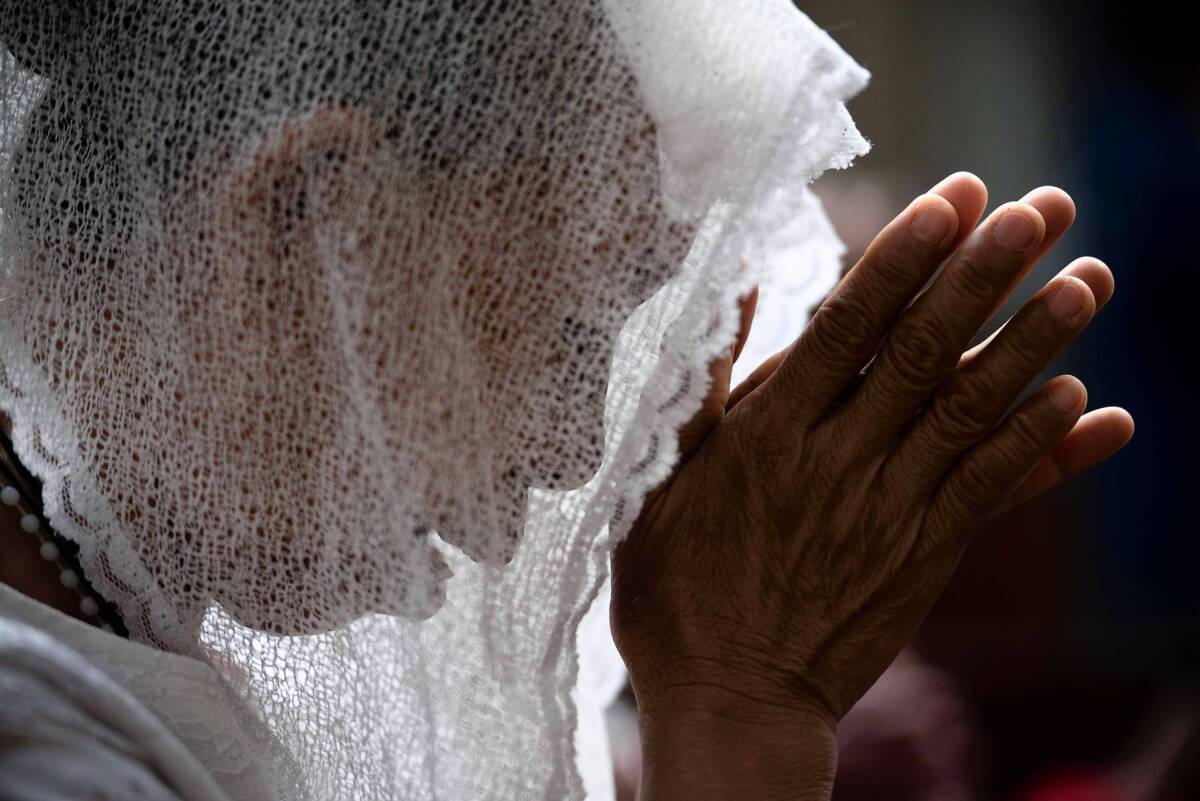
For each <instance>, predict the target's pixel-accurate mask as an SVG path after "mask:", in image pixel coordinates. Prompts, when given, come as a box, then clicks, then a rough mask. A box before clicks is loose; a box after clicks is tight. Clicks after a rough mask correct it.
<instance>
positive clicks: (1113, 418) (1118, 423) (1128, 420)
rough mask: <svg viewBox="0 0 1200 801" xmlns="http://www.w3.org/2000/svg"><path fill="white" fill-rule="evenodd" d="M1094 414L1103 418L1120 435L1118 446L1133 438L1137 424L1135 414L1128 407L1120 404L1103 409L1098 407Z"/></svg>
mask: <svg viewBox="0 0 1200 801" xmlns="http://www.w3.org/2000/svg"><path fill="white" fill-rule="evenodd" d="M1092 414H1094V415H1096V416H1097V417H1098V418H1102V419H1103V420H1104V422H1105V423H1106V424H1107V425H1108V426H1109V427H1110V428H1111V429H1112V430H1113V431H1114V432H1116V433H1117V434H1118V435H1119V437H1118V438H1119V440H1120V444H1119V445H1117V447H1118V448H1121V447H1124V446H1125V445H1126V444H1127V443H1128V442H1129V441H1130V440H1131V439H1133V434H1134V432H1135V430H1136V429H1137V425H1136V423H1135V422H1134V420H1133V415H1132V414H1130V413H1129V412H1128V411H1127V410H1126V409H1124V408H1122V407H1120V406H1105V407H1104V408H1103V409H1097V410H1096V411H1095V412H1093V413H1092Z"/></svg>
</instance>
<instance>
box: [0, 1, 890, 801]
mask: <svg viewBox="0 0 1200 801" xmlns="http://www.w3.org/2000/svg"><path fill="white" fill-rule="evenodd" d="M0 44H2V45H3V47H0V282H2V285H0V293H2V299H0V407H3V408H4V409H5V410H7V411H8V412H9V413H10V415H11V417H12V419H13V423H14V440H15V442H16V445H17V450H18V452H19V453H20V455H21V458H22V460H23V461H25V462H26V463H27V464H28V465H29V466H30V467H31V469H32V470H33V471H34V472H35V473H36V474H37V475H39V477H40V478H41V480H42V482H43V492H44V500H45V507H46V512H47V515H48V516H49V518H50V520H51V522H52V524H53V525H54V526H55V527H56V528H57V529H58V530H59V531H60V532H62V533H63V534H64V535H66V536H68V537H70V538H71V539H73V540H75V541H76V542H78V543H79V545H80V549H81V550H80V557H81V563H82V565H83V567H84V569H85V571H86V572H87V574H88V576H89V578H90V579H91V581H92V582H93V584H94V585H95V587H96V588H97V589H98V590H99V591H100V592H102V593H103V594H104V595H105V597H107V598H108V599H109V600H111V601H112V602H113V603H114V604H116V605H117V607H118V608H119V609H120V611H121V613H122V616H123V618H124V620H125V623H126V625H127V626H128V628H129V630H130V633H131V635H132V636H133V637H134V638H136V639H139V640H141V641H144V642H147V643H150V644H152V645H155V646H158V647H160V648H164V649H167V650H170V651H174V652H178V653H183V654H190V655H193V656H196V657H199V658H203V659H206V660H209V661H210V662H211V663H212V664H214V666H216V667H217V668H218V670H220V671H221V673H222V674H223V675H225V676H226V678H227V682H228V689H229V693H230V698H231V700H232V701H233V702H235V703H236V704H237V706H238V708H239V709H240V710H241V714H242V718H243V728H244V729H245V740H246V744H247V747H248V748H250V749H251V750H252V752H253V753H254V754H255V755H256V758H259V759H261V760H262V761H263V763H264V764H266V765H268V766H270V769H271V772H272V776H273V779H274V781H275V782H276V786H277V793H278V795H279V797H281V798H314V799H396V798H404V799H410V798H411V799H420V798H449V799H468V798H489V799H521V801H527V800H528V799H535V798H544V799H560V798H580V797H582V796H583V794H584V792H585V784H586V785H587V786H588V787H589V788H590V789H592V790H593V791H594V792H595V793H596V794H597V795H603V794H604V792H605V779H604V766H605V764H606V759H607V757H606V756H605V755H604V753H603V746H602V742H603V741H602V739H597V732H596V727H598V726H599V725H600V721H599V717H598V714H597V710H598V709H599V708H600V706H601V705H602V704H603V703H604V702H605V701H606V700H607V698H606V697H605V694H606V693H611V691H612V690H611V687H612V686H613V682H612V678H611V674H610V673H606V671H605V670H603V669H602V667H603V665H604V664H611V657H612V650H611V645H608V646H607V647H604V644H605V642H606V641H607V636H608V635H607V628H606V626H605V625H604V623H603V621H604V612H603V609H602V608H601V607H599V606H597V607H596V608H597V609H599V610H600V611H598V612H596V611H594V612H593V616H592V618H591V620H592V623H591V624H588V625H587V626H585V627H584V629H583V631H585V632H592V633H593V634H589V635H588V637H589V638H591V637H593V636H594V638H595V639H594V641H591V640H589V642H580V641H579V637H578V636H577V635H578V634H579V632H580V630H581V629H580V624H581V621H583V619H584V616H585V613H587V611H588V609H589V607H590V606H591V605H592V604H593V601H594V599H595V598H596V597H597V595H598V594H602V593H601V590H602V587H603V584H604V582H605V579H606V575H607V556H608V553H609V549H610V548H611V546H612V545H613V544H614V543H615V542H616V541H618V540H619V539H620V538H621V537H622V536H623V534H624V532H625V530H626V528H627V526H628V525H629V523H630V521H631V518H632V517H633V515H634V514H635V513H636V510H637V509H638V507H639V505H640V503H641V500H642V497H643V495H644V493H645V492H646V491H647V489H648V488H649V487H652V486H654V485H655V484H657V483H658V482H660V481H661V480H662V479H663V478H664V476H665V475H666V474H667V471H668V470H669V469H670V467H671V465H672V462H673V460H674V454H675V435H674V432H675V430H676V428H677V427H678V426H679V425H680V424H681V423H682V422H683V421H685V420H686V419H687V418H688V417H690V416H691V414H692V413H693V411H694V410H695V409H696V407H697V406H698V405H699V401H700V399H701V397H702V396H703V394H704V392H705V389H706V380H707V374H708V373H707V368H706V365H707V363H708V362H709V360H711V359H712V358H713V357H714V356H715V355H716V354H718V353H719V352H720V351H722V350H723V349H724V348H726V347H727V346H728V345H729V343H730V342H731V341H732V339H733V336H734V333H735V328H736V322H737V314H736V313H735V303H736V298H737V296H738V294H739V293H741V292H743V291H744V290H745V289H746V288H747V287H748V286H749V285H751V284H753V283H756V282H761V283H763V284H764V285H765V287H766V288H765V289H764V297H765V298H767V299H768V300H774V301H775V302H776V304H777V312H778V313H777V314H775V315H774V317H773V316H772V314H771V312H770V305H769V304H768V306H767V310H766V312H765V313H764V314H760V320H759V322H758V324H757V325H758V326H759V330H758V332H757V333H756V338H755V340H754V342H757V343H758V345H757V347H755V344H754V342H752V344H751V347H750V348H749V350H748V353H749V354H755V353H759V354H761V353H762V352H763V351H764V350H767V349H770V348H771V347H772V346H777V345H781V344H783V342H784V341H786V339H787V338H788V337H790V336H791V335H793V334H794V333H795V329H796V327H797V325H798V318H799V317H801V316H802V312H801V311H800V310H802V309H804V308H806V307H807V306H808V304H809V303H811V301H812V300H813V298H814V297H819V296H820V294H822V293H823V292H824V291H825V289H826V288H827V287H828V285H829V284H830V283H831V281H832V277H833V276H835V275H836V273H837V269H838V265H837V262H838V259H839V258H840V255H841V247H840V244H839V243H838V242H837V239H836V237H835V236H834V235H833V232H832V230H831V228H830V226H829V224H828V221H827V220H826V219H825V217H824V216H823V214H822V212H821V209H820V206H819V204H818V203H817V202H816V201H815V199H814V198H813V196H812V195H811V194H809V192H808V190H807V189H806V186H807V184H808V183H809V182H810V181H811V180H812V179H814V178H815V177H816V176H817V175H818V174H819V173H820V172H822V171H823V170H824V169H826V168H828V167H831V166H833V167H843V166H846V165H847V164H848V163H849V162H850V160H851V159H852V158H853V157H855V156H856V155H858V154H861V153H863V152H865V150H866V147H867V144H866V142H865V141H864V140H863V139H862V138H861V136H859V134H858V132H857V130H856V129H855V127H854V124H853V123H852V121H851V120H850V117H849V115H848V114H847V112H846V109H845V107H844V105H843V101H844V100H845V99H846V98H848V97H849V96H851V95H853V94H854V93H856V92H857V91H859V90H860V89H861V88H862V86H863V85H864V84H865V81H866V77H867V76H866V73H865V71H864V70H862V69H861V68H860V67H859V66H858V65H857V64H855V63H854V62H853V61H852V60H851V59H850V58H849V57H847V56H846V55H845V54H844V53H843V52H842V51H841V50H840V49H839V48H838V47H837V45H836V44H835V43H834V42H833V41H832V40H831V39H829V38H828V36H826V35H825V34H824V33H823V32H822V31H820V30H819V29H818V28H817V27H816V26H814V25H813V24H812V23H811V21H809V20H808V18H807V17H805V16H804V15H803V14H801V13H800V12H798V11H797V10H795V9H794V8H793V7H792V5H791V3H790V2H789V1H788V0H754V2H749V3H738V4H733V3H728V2H725V0H642V1H641V2H636V1H635V0H575V1H574V2H569V3H563V2H553V0H502V1H500V2H497V1H496V0H487V1H486V2H485V1H484V0H478V1H475V0H454V2H447V1H446V0H394V1H392V2H386V1H382V0H381V2H372V3H364V2H359V0H220V1H219V2H218V1H216V0H95V2H83V0H37V1H36V2H34V0H15V2H9V3H7V4H6V8H5V11H4V14H3V16H0ZM5 50H7V52H5ZM772 287H778V288H779V289H778V291H774V293H773V290H772ZM772 293H773V294H772ZM597 620H599V623H598V624H597V623H596V621H597ZM580 653H583V654H585V659H584V660H583V663H582V675H581V663H580V659H579V654H580ZM604 653H607V654H608V656H609V661H608V662H607V663H605V662H604V659H602V658H601V656H597V654H601V655H602V654H604Z"/></svg>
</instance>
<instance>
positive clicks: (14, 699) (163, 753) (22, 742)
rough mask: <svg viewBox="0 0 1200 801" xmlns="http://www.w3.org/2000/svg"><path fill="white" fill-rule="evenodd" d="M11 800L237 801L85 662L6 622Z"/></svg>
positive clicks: (3, 665) (0, 771)
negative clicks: (229, 799) (201, 800)
mask: <svg viewBox="0 0 1200 801" xmlns="http://www.w3.org/2000/svg"><path fill="white" fill-rule="evenodd" d="M0 779H2V780H0V786H3V787H4V799H5V801H10V799H11V801H26V800H27V799H28V800H30V801H32V799H42V798H95V797H105V798H106V797H112V798H127V799H131V801H142V800H143V799H145V800H146V801H160V800H161V801H191V799H197V800H199V799H203V801H228V799H227V796H226V795H225V794H224V793H223V792H222V791H221V790H220V789H219V788H218V787H217V786H216V784H215V783H214V782H213V781H212V779H211V777H209V776H208V775H207V773H206V771H205V770H204V768H203V767H202V766H201V765H199V763H197V762H196V760H195V759H194V758H193V757H192V756H191V755H190V754H189V752H188V751H187V749H186V748H184V746H183V745H182V744H181V743H179V741H178V740H177V739H176V738H175V737H174V736H173V735H171V733H170V732H169V731H167V730H166V729H165V728H164V727H163V726H162V724H161V723H159V722H158V721H157V719H156V718H155V717H154V715H152V714H151V713H150V712H149V710H147V709H146V708H145V707H144V706H143V705H142V704H141V703H139V702H138V701H137V700H136V699H134V698H133V697H132V696H130V695H129V693H127V692H126V691H125V690H124V689H123V688H121V687H120V686H119V685H117V684H116V683H114V682H113V681H112V680H111V679H109V678H108V677H107V676H105V674H104V673H103V672H101V671H100V670H98V669H97V668H96V667H94V666H92V665H91V664H89V663H88V662H87V660H85V659H84V658H83V657H82V656H81V655H80V654H78V653H77V652H75V651H73V650H71V649H70V648H68V647H67V646H65V645H63V644H62V643H59V642H58V641H56V640H55V639H53V638H52V637H50V636H49V635H47V634H46V633H44V632H42V631H39V630H38V629H36V628H34V627H32V626H29V625H27V624H25V623H22V622H20V621H17V620H14V619H12V618H9V617H5V616H3V615H0Z"/></svg>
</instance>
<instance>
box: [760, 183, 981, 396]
mask: <svg viewBox="0 0 1200 801" xmlns="http://www.w3.org/2000/svg"><path fill="white" fill-rule="evenodd" d="M972 177H973V176H972ZM975 180H978V179H975ZM971 183H972V182H971V181H970V180H969V179H967V178H960V179H959V180H958V181H955V182H952V185H953V187H954V189H955V191H956V192H959V193H960V194H963V195H968V194H970V185H971ZM960 184H961V185H962V186H959V185H960ZM968 211H969V210H968ZM959 222H960V221H959V216H958V210H957V209H956V207H955V206H954V204H953V203H952V202H951V201H950V200H948V199H947V198H946V197H944V196H942V195H940V194H926V195H922V196H921V197H919V198H917V199H916V200H914V201H913V202H912V203H911V204H910V205H909V207H908V208H907V209H905V210H904V211H903V212H901V214H900V215H899V216H897V217H896V219H894V220H893V221H892V222H891V223H889V224H888V225H887V227H885V228H884V229H883V231H882V232H881V233H880V234H879V236H878V237H876V238H875V241H873V242H872V243H871V245H870V246H869V247H868V248H867V251H866V253H865V254H864V255H863V257H862V259H860V260H859V262H858V264H856V265H855V266H854V269H852V270H851V271H850V272H849V273H847V275H846V277H845V278H844V279H842V281H841V283H840V284H838V286H837V287H835V288H834V290H833V292H831V293H830V294H829V297H827V298H826V299H825V302H824V303H822V304H821V305H820V307H818V309H817V311H816V312H815V313H814V314H813V318H812V320H811V321H810V322H809V324H808V326H807V327H806V328H805V329H804V332H803V333H802V334H801V335H800V337H799V338H798V339H797V340H796V342H795V343H793V345H792V347H791V348H790V349H789V352H788V353H787V354H786V355H785V357H784V358H783V360H782V361H781V363H780V364H779V366H778V369H777V370H776V371H775V372H774V374H773V375H772V376H771V382H770V383H771V388H770V390H771V392H772V393H773V394H777V395H778V396H779V397H780V398H781V399H782V401H783V402H784V403H786V404H787V405H788V406H789V408H791V409H794V410H796V411H798V412H800V414H801V415H802V416H803V415H807V416H808V417H809V418H810V419H816V418H817V417H820V416H821V415H823V414H824V412H825V410H826V408H827V407H828V405H829V403H830V402H831V401H832V400H833V398H835V397H836V396H837V395H838V393H839V392H840V391H841V390H842V388H843V387H844V386H845V384H846V383H847V382H848V381H850V380H851V379H852V378H853V377H854V376H855V375H856V374H857V373H858V371H859V370H860V369H861V368H862V366H863V364H865V363H866V361H867V360H868V359H869V358H870V357H871V356H872V355H873V354H874V352H875V350H876V349H877V348H878V345H879V340H880V339H881V338H882V336H883V334H884V332H885V331H886V330H887V329H888V327H889V326H890V325H891V324H892V322H893V321H894V320H895V318H896V315H898V314H899V313H900V312H901V311H902V310H903V309H904V308H905V307H906V306H907V305H908V303H909V302H910V301H911V300H912V297H913V296H914V295H915V294H916V293H917V291H918V290H920V288H921V287H922V286H924V285H925V283H926V282H927V281H928V280H929V277H930V276H931V275H933V273H934V272H935V271H936V270H937V268H938V266H939V265H940V264H941V262H942V260H943V259H944V258H945V257H946V256H947V255H949V253H950V252H951V246H952V245H953V243H954V241H955V239H956V238H957V236H958V233H959V229H960V225H959ZM776 388H777V389H778V392H776V391H775V390H776Z"/></svg>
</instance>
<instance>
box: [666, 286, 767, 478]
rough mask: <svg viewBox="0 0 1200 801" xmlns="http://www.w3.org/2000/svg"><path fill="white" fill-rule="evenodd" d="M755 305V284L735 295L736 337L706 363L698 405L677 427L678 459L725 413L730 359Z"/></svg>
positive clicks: (738, 348) (743, 342) (736, 351)
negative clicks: (704, 385) (705, 386)
mask: <svg viewBox="0 0 1200 801" xmlns="http://www.w3.org/2000/svg"><path fill="white" fill-rule="evenodd" d="M757 305H758V287H754V288H753V289H751V290H750V292H749V293H748V294H746V295H745V296H743V297H742V298H740V299H738V335H737V339H736V340H735V342H734V344H733V345H732V346H730V347H729V348H727V349H726V350H725V351H724V352H722V353H721V354H720V355H719V356H717V358H715V359H713V360H712V361H711V362H709V363H708V377H709V385H708V392H707V393H706V394H705V396H704V400H703V401H702V402H701V404H700V409H699V410H698V411H697V412H696V414H695V415H694V416H693V417H692V419H690V420H689V421H688V422H687V423H685V424H684V425H683V427H681V428H680V429H679V455H680V458H681V459H683V458H686V457H688V456H690V455H691V454H693V453H695V451H696V449H697V448H699V447H700V444H701V443H702V442H704V439H705V438H706V437H707V436H708V435H709V432H711V431H712V429H713V427H714V426H716V425H717V423H719V422H721V418H722V417H724V416H725V406H726V404H727V403H728V400H729V382H730V378H731V376H732V375H733V363H734V361H736V360H737V357H738V355H739V354H740V353H741V351H742V348H743V347H745V345H746V339H747V338H748V337H749V336H750V326H751V325H752V323H753V322H754V310H755V308H756V307H757Z"/></svg>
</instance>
